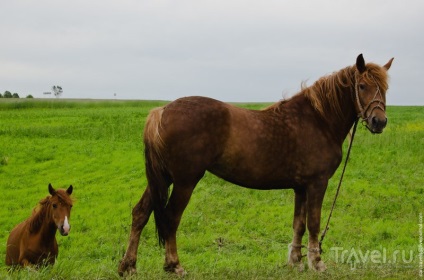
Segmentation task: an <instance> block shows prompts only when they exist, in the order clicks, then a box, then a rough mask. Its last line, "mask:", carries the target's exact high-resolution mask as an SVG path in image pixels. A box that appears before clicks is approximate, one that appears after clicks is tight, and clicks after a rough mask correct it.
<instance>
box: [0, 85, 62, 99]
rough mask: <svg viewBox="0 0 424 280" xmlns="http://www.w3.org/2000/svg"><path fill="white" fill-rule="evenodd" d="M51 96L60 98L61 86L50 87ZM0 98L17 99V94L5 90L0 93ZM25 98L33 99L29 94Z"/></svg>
mask: <svg viewBox="0 0 424 280" xmlns="http://www.w3.org/2000/svg"><path fill="white" fill-rule="evenodd" d="M52 91H53V95H54V96H55V97H58V98H59V97H60V96H61V95H62V93H63V89H62V87H61V86H52ZM48 94H51V92H48ZM0 98H19V94H17V93H16V92H15V93H11V92H10V91H8V90H6V91H5V92H4V93H3V94H1V93H0ZM26 98H34V97H33V96H32V95H31V94H29V95H27V96H26Z"/></svg>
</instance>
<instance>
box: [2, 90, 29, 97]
mask: <svg viewBox="0 0 424 280" xmlns="http://www.w3.org/2000/svg"><path fill="white" fill-rule="evenodd" d="M0 98H19V94H17V93H16V92H15V93H11V92H10V91H8V90H6V91H5V92H4V93H3V94H1V93H0ZM26 98H33V96H32V95H31V94H29V95H27V97H26Z"/></svg>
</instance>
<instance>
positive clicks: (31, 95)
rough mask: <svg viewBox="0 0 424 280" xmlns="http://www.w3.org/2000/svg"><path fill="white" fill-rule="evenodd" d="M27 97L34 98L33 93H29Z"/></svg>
mask: <svg viewBox="0 0 424 280" xmlns="http://www.w3.org/2000/svg"><path fill="white" fill-rule="evenodd" d="M26 98H34V97H33V96H32V95H31V94H29V95H27V97H26Z"/></svg>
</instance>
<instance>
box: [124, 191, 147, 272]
mask: <svg viewBox="0 0 424 280" xmlns="http://www.w3.org/2000/svg"><path fill="white" fill-rule="evenodd" d="M152 210H153V207H152V200H151V193H150V187H149V186H147V189H146V190H145V191H144V193H143V196H142V197H141V199H140V201H139V202H138V203H137V204H136V205H135V207H134V208H133V210H132V227H131V234H130V242H129V245H128V249H127V251H126V252H125V255H124V257H123V258H122V260H121V261H120V263H119V268H118V272H119V275H121V276H123V275H124V273H125V272H127V273H129V274H133V273H135V272H136V262H137V249H138V244H139V242H140V234H141V231H142V230H143V228H144V226H145V225H146V224H147V221H148V220H149V217H150V214H151V213H152Z"/></svg>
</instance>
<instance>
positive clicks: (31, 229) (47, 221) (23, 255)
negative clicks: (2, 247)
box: [6, 184, 73, 266]
mask: <svg viewBox="0 0 424 280" xmlns="http://www.w3.org/2000/svg"><path fill="white" fill-rule="evenodd" d="M72 189H73V188H72V185H71V186H69V188H68V189H67V190H63V189H59V190H55V189H54V188H53V187H52V185H51V184H49V193H50V194H51V196H47V197H46V198H44V199H43V200H41V201H40V203H39V205H38V207H36V208H35V209H34V210H33V212H32V215H31V217H29V218H28V219H27V220H25V221H23V222H22V223H20V224H18V225H17V226H16V227H15V228H14V229H13V230H12V231H11V232H10V235H9V238H8V240H7V249H6V265H20V266H27V265H35V266H40V265H42V264H54V262H55V260H56V257H57V255H58V246H57V242H56V231H57V230H59V232H60V234H61V235H63V236H66V235H68V234H69V231H70V229H71V227H70V225H69V218H70V215H71V208H72V199H71V197H70V195H71V194H72Z"/></svg>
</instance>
